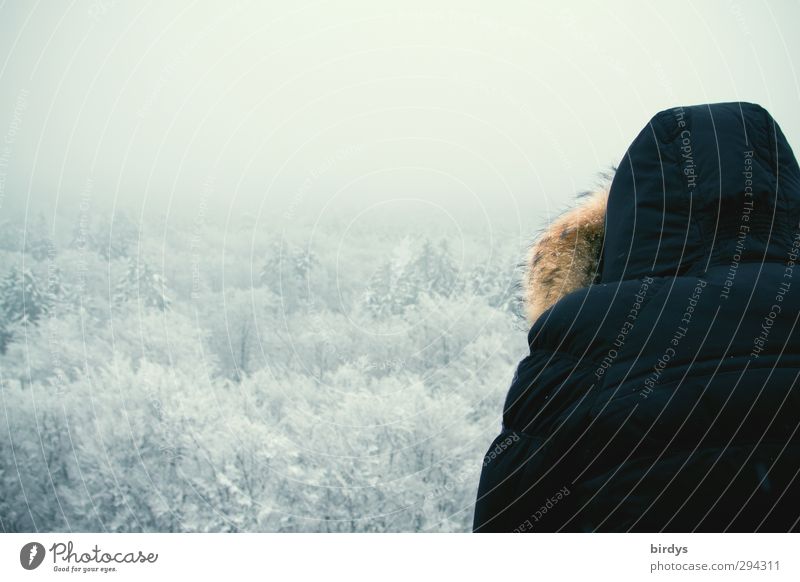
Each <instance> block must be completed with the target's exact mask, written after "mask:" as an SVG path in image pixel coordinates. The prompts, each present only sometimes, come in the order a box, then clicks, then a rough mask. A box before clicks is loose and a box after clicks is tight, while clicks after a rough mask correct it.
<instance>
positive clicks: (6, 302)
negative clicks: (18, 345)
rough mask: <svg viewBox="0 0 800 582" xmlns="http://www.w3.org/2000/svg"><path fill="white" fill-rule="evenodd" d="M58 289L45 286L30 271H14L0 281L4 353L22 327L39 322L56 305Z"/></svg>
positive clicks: (0, 331) (0, 329)
mask: <svg viewBox="0 0 800 582" xmlns="http://www.w3.org/2000/svg"><path fill="white" fill-rule="evenodd" d="M55 290H56V287H54V288H52V289H50V288H48V287H47V285H46V284H45V285H42V284H41V283H40V282H39V281H37V279H36V277H35V276H34V274H33V273H32V271H31V270H30V269H25V270H22V269H19V268H16V267H14V268H12V269H11V271H9V273H8V274H7V275H6V276H5V278H3V279H2V281H0V318H1V319H0V353H5V351H6V349H7V347H8V344H9V342H11V341H12V339H13V336H14V329H15V328H16V327H17V326H18V325H20V324H26V323H36V322H37V321H38V320H39V319H41V318H42V317H44V315H45V314H46V313H47V312H48V311H49V310H50V309H51V307H52V306H53V304H54V303H55V295H54V293H55Z"/></svg>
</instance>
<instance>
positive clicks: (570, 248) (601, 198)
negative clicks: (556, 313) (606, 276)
mask: <svg viewBox="0 0 800 582" xmlns="http://www.w3.org/2000/svg"><path fill="white" fill-rule="evenodd" d="M605 178H606V180H605V181H604V184H603V186H601V187H599V188H597V189H596V190H594V191H591V192H588V193H586V194H584V195H582V196H581V198H580V201H579V204H578V205H577V206H575V207H574V208H571V209H570V210H567V211H566V212H564V213H562V214H561V215H560V216H558V217H557V218H556V219H555V220H553V222H551V223H550V224H549V225H548V226H547V227H546V228H545V230H544V232H543V233H542V234H541V236H539V238H538V239H537V240H536V241H535V242H534V243H533V246H531V249H530V251H529V252H528V257H527V260H526V261H525V275H524V279H523V290H524V299H525V313H526V315H527V317H528V322H529V323H530V324H533V322H535V321H536V320H537V319H538V318H539V316H540V315H541V314H542V313H544V312H545V311H546V310H547V309H548V308H550V307H551V306H553V305H554V304H555V303H556V302H557V301H558V300H559V299H561V298H562V297H564V296H565V295H568V294H569V293H572V292H573V291H576V290H578V289H581V288H583V287H588V286H589V285H591V284H592V282H593V281H594V280H595V278H596V276H597V272H598V268H599V264H600V256H601V252H602V248H603V235H604V233H605V217H606V202H607V201H608V190H609V187H610V185H611V179H610V176H606V177H605Z"/></svg>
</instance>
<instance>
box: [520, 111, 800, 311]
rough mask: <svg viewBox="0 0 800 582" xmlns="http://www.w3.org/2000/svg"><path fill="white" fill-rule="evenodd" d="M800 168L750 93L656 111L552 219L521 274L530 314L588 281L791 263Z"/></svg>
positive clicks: (798, 208) (799, 216) (797, 217)
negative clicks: (587, 188)
mask: <svg viewBox="0 0 800 582" xmlns="http://www.w3.org/2000/svg"><path fill="white" fill-rule="evenodd" d="M799 223H800V168H798V164H797V160H796V159H795V157H794V154H793V153H792V149H791V147H790V146H789V143H788V141H787V140H786V137H785V136H784V135H783V132H782V131H781V129H780V127H779V126H778V124H777V123H776V122H775V120H774V119H773V118H772V116H771V115H770V114H769V113H768V112H767V111H766V110H765V109H764V108H762V107H760V106H759V105H755V104H752V103H742V102H737V103H716V104H710V105H695V106H690V107H675V108H673V109H667V110H664V111H661V112H660V113H658V114H656V115H655V116H654V117H653V118H652V119H651V120H650V122H649V123H648V124H647V125H646V126H645V127H644V129H642V131H641V132H640V133H639V135H638V136H637V137H636V139H635V140H634V141H633V143H632V144H631V146H630V147H629V148H628V151H627V152H626V153H625V155H624V157H623V159H622V161H621V163H620V165H619V167H618V168H617V170H616V173H615V174H614V177H613V181H612V182H611V184H610V187H608V188H605V187H603V188H600V189H598V190H597V191H595V192H592V193H591V194H589V195H588V196H586V197H585V198H584V199H583V200H582V202H581V203H580V204H579V205H578V206H577V207H576V208H573V209H571V210H570V211H568V212H566V213H564V214H563V215H562V216H560V217H559V218H558V219H556V220H555V221H554V222H553V223H552V224H551V225H550V226H548V227H547V229H546V230H545V232H544V233H543V234H542V236H541V237H540V238H539V239H538V240H537V241H536V243H535V244H534V245H533V247H532V248H531V251H530V253H529V256H528V261H527V271H526V275H525V280H524V288H525V302H526V312H527V315H528V318H529V320H530V321H531V322H533V321H535V320H536V319H537V318H538V317H539V315H541V314H542V313H543V312H544V311H545V310H546V309H547V308H549V307H550V306H551V305H553V304H554V303H555V302H557V301H558V300H559V299H560V298H561V297H563V296H564V295H566V294H568V293H571V292H572V291H575V290H577V289H580V288H582V287H586V286H588V285H590V284H592V283H613V282H618V281H623V280H628V279H639V278H642V277H644V276H648V275H650V276H677V275H683V274H693V273H696V274H701V273H704V272H705V271H706V270H708V269H709V268H710V267H712V266H717V265H733V266H734V268H735V266H738V264H739V263H741V262H767V261H771V262H776V261H777V262H786V261H787V260H788V259H789V258H790V257H789V255H790V254H791V253H792V252H793V249H794V250H796V246H793V241H794V239H795V237H796V236H797V235H798V233H800V230H798V224H799Z"/></svg>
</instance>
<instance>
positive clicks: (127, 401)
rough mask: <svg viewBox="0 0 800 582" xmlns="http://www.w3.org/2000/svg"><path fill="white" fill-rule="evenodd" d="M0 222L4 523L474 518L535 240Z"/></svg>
mask: <svg viewBox="0 0 800 582" xmlns="http://www.w3.org/2000/svg"><path fill="white" fill-rule="evenodd" d="M239 222H240V224H238V225H233V224H228V225H226V226H224V227H223V226H215V225H214V224H211V223H210V222H202V223H198V221H188V222H186V223H185V224H183V225H181V226H175V225H174V224H167V223H166V222H161V223H159V222H158V221H154V220H136V219H134V218H131V217H130V216H129V215H126V214H124V213H119V212H117V213H114V214H110V213H109V214H108V215H107V216H102V217H100V216H96V215H95V216H90V215H88V214H85V213H82V214H79V215H78V216H77V217H74V218H70V220H69V221H66V222H57V223H56V222H53V220H52V219H51V218H49V217H48V218H46V215H44V214H41V215H38V216H37V215H34V216H32V217H30V218H29V219H27V220H25V221H22V220H20V221H7V222H6V223H5V224H3V225H2V227H1V228H0V239H1V240H0V310H1V311H0V316H2V320H0V354H1V355H0V381H1V387H2V399H1V400H0V403H1V406H2V417H0V418H1V419H0V431H2V432H3V433H4V436H3V437H2V438H0V491H2V495H0V528H1V529H2V530H3V531H7V532H13V531H36V530H38V531H163V532H173V531H192V532H196V531H199V532H207V531H209V532H218V531H282V532H284V531H335V532H351V531H366V532H374V531H467V530H468V529H469V527H470V524H471V519H472V505H473V502H474V497H475V492H476V488H477V480H478V476H479V473H480V465H481V461H482V457H483V454H484V453H485V451H486V449H487V447H488V445H489V444H490V442H491V440H492V438H493V437H494V436H496V434H497V431H498V429H499V422H500V412H501V408H502V401H503V397H504V395H505V391H506V389H507V386H508V383H509V381H510V378H511V375H512V374H513V369H514V366H515V365H516V362H517V360H518V359H519V358H520V357H521V356H522V355H524V353H525V350H526V342H525V329H524V323H523V321H522V319H521V317H520V315H519V305H518V298H517V296H518V286H517V281H518V268H517V264H518V262H519V260H520V257H521V252H522V244H521V241H520V240H519V238H516V239H515V238H513V237H506V238H507V240H506V239H504V237H502V236H496V237H495V239H494V242H493V243H492V244H491V245H487V243H486V240H484V239H481V238H480V237H475V240H470V239H469V238H468V237H467V238H465V237H463V236H462V237H460V238H455V237H452V236H450V235H449V234H447V233H442V232H440V233H435V232H429V233H424V232H417V233H415V232H403V233H400V232H391V230H386V229H374V230H366V231H358V232H351V233H349V235H348V237H346V238H345V237H343V236H342V232H341V231H340V230H338V229H335V228H330V229H329V232H324V231H322V232H320V231H316V232H315V233H314V237H313V239H312V238H311V237H309V236H308V233H307V232H306V231H302V230H299V231H298V232H297V233H291V232H282V231H280V230H279V229H269V228H265V227H260V226H256V225H254V224H253V221H252V220H250V221H249V222H248V220H247V219H242V220H240V221H239Z"/></svg>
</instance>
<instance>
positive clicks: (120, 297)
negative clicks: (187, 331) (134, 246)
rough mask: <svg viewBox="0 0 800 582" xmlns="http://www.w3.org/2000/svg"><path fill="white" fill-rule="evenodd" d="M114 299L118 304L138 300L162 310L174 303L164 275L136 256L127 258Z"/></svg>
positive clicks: (141, 304) (140, 303) (141, 303)
mask: <svg viewBox="0 0 800 582" xmlns="http://www.w3.org/2000/svg"><path fill="white" fill-rule="evenodd" d="M114 301H115V302H116V303H117V304H123V303H126V302H128V301H136V302H137V303H138V304H139V305H140V306H142V307H155V308H156V309H160V310H161V311H164V310H165V309H168V308H169V306H170V304H171V303H172V300H171V299H170V298H169V295H168V290H167V284H166V281H165V280H164V277H163V276H162V275H161V274H160V273H158V272H156V271H154V270H152V269H151V268H150V267H149V266H148V265H147V264H146V263H143V262H141V261H140V260H139V259H138V258H135V257H128V258H127V259H126V260H125V273H124V274H123V275H122V276H121V277H120V278H119V280H118V281H117V285H116V287H115V289H114Z"/></svg>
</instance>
